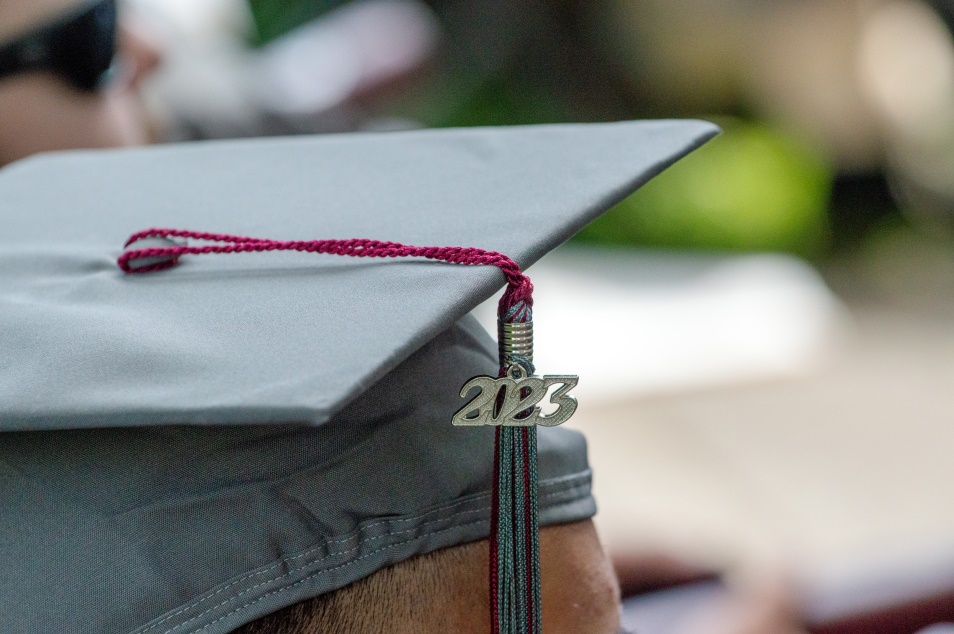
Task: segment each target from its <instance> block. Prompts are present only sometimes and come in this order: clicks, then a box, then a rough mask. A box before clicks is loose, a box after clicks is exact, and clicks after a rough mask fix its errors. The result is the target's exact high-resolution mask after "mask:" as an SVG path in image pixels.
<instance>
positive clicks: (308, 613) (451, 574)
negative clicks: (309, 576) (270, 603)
mask: <svg viewBox="0 0 954 634" xmlns="http://www.w3.org/2000/svg"><path fill="white" fill-rule="evenodd" d="M487 544H488V543H487V541H480V542H474V543H471V544H465V545H463V546H455V547H452V548H446V549H443V550H439V551H436V552H433V553H430V554H428V555H423V556H419V557H415V558H412V559H409V560H407V561H404V562H401V563H400V564H397V565H395V566H391V567H390V568H385V569H383V570H379V571H378V572H376V573H374V574H372V575H371V576H370V577H366V578H364V579H361V580H360V581H357V582H355V583H353V584H351V585H349V586H346V587H344V588H342V589H341V590H337V591H335V592H330V593H328V594H324V595H321V596H318V597H316V598H314V599H310V600H306V601H302V602H300V603H297V604H294V605H292V606H290V607H288V608H285V609H284V610H280V611H279V612H276V613H274V614H271V615H269V616H266V617H264V618H261V619H258V620H257V621H253V622H252V623H249V624H248V625H245V626H243V627H240V628H239V629H238V630H235V631H233V632H232V634H319V633H321V632H349V634H375V633H377V632H389V633H391V634H430V633H433V634H442V633H444V632H489V631H490V610H489V607H488V606H489V598H490V597H489V589H488V582H487V561H488V549H487ZM540 569H541V577H542V588H541V591H542V592H541V595H542V603H543V605H542V607H543V627H544V631H546V632H548V633H550V634H563V633H566V634H571V633H572V634H576V633H578V632H592V633H593V634H617V632H620V594H619V585H618V584H617V582H616V577H615V574H614V572H613V570H612V567H611V566H610V564H609V561H608V559H607V557H606V555H605V554H604V553H603V549H602V547H601V546H600V543H599V540H598V538H597V536H596V531H595V530H594V528H593V522H592V521H590V520H584V521H581V522H574V523H571V524H562V525H557V526H548V527H544V528H542V529H541V531H540Z"/></svg>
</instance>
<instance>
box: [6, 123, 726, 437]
mask: <svg viewBox="0 0 954 634" xmlns="http://www.w3.org/2000/svg"><path fill="white" fill-rule="evenodd" d="M715 131H716V128H715V126H713V125H711V124H708V123H703V122H684V121H653V122H643V123H613V124H597V125H568V126H531V127H523V128H491V129H461V130H434V131H419V132H410V133H389V134H367V135H340V136H325V137H309V138H284V139H267V140H255V141H237V142H234V141H233V142H217V143H205V144H195V145H191V146H167V147H155V148H147V149H141V150H132V151H123V152H75V153H65V154H60V155H50V156H41V157H37V158H33V159H27V160H25V161H22V162H20V163H17V164H13V165H11V166H9V167H7V168H5V169H4V170H2V171H0V218H2V219H3V226H4V231H3V232H0V270H2V272H3V275H2V276H0V349H2V350H4V351H7V354H9V352H12V353H13V356H12V358H11V357H10V356H7V357H6V359H5V363H4V364H3V365H2V366H0V429H2V430H16V429H20V430H22V429H50V428H76V427H102V426H109V427H113V426H130V425H156V424H169V423H188V424H240V423H246V424H251V423H256V422H308V423H312V424H320V423H322V422H324V421H325V420H327V419H328V417H329V416H330V415H331V414H333V413H334V412H335V411H338V410H339V409H341V408H342V407H343V406H344V405H345V404H347V403H348V402H349V401H350V400H352V399H353V398H354V397H355V396H357V395H358V394H359V393H360V392H361V391H363V390H364V389H366V388H367V387H368V386H370V385H371V384H373V383H374V382H375V381H376V380H378V379H379V378H381V377H382V376H383V375H384V374H385V373H387V372H388V371H389V370H391V369H392V368H394V367H395V366H396V365H397V364H398V363H399V362H400V361H401V360H403V359H405V358H407V357H408V356H409V355H410V354H411V353H412V352H413V351H414V350H415V349H417V348H419V347H420V346H421V345H422V344H423V343H424V342H426V341H428V340H429V339H430V338H431V337H433V336H434V335H436V334H437V333H439V332H441V331H442V330H444V329H445V328H446V327H447V326H448V325H449V324H451V323H453V322H454V321H456V320H458V319H460V318H461V317H462V316H463V315H464V314H466V313H467V312H468V311H469V310H471V309H472V308H473V307H474V306H475V305H477V304H478V303H480V302H481V301H482V300H484V299H486V298H487V297H489V296H490V295H491V294H492V293H493V292H494V291H495V290H496V289H497V288H499V287H500V286H501V285H502V277H501V275H500V273H499V271H497V270H495V269H492V268H488V267H462V266H450V265H446V264H441V263H435V262H423V261H368V260H353V259H351V258H341V257H336V256H320V255H308V254H298V253H284V254H277V253H272V254H267V255H262V254H247V255H231V256H228V257H226V256H204V257H193V258H189V257H187V258H185V259H184V260H183V262H182V264H180V265H179V266H177V267H176V268H175V269H173V270H170V271H165V272H162V273H155V274H151V275H143V276H127V275H124V274H122V273H121V272H120V271H119V269H118V268H117V267H116V264H115V259H116V256H117V255H118V254H119V253H120V252H121V251H122V248H121V247H122V244H123V242H124V241H125V239H126V238H127V237H128V236H129V235H130V234H132V233H133V232H135V231H138V230H140V229H146V228H148V227H154V226H164V227H176V228H188V229H196V230H200V231H218V232H227V233H232V234H238V235H251V236H256V237H262V238H275V239H284V240H308V239H318V238H372V239H378V240H387V241H394V242H403V243H405V244H415V245H421V246H467V247H480V248H483V249H489V250H494V251H499V252H501V253H504V254H505V255H508V256H510V257H511V258H513V259H514V260H516V261H517V262H518V263H519V264H520V265H521V266H522V267H524V268H526V267H527V266H529V265H530V264H531V263H533V262H534V261H536V260H537V259H539V258H540V257H541V256H542V255H543V254H544V253H546V252H547V251H549V250H551V249H553V248H554V247H555V246H557V245H558V244H560V243H561V242H563V241H564V240H566V239H567V238H569V237H570V236H571V235H573V234H574V233H575V232H576V231H578V230H579V229H581V228H582V227H583V226H584V225H585V224H586V223H587V222H589V221H590V220H592V219H593V218H594V217H595V216H597V215H598V214H599V213H601V212H602V211H604V210H606V209H607V208H608V207H609V206H611V205H612V204H613V203H615V202H617V201H618V200H620V199H621V198H622V197H624V196H625V195H627V194H629V193H630V192H631V191H632V190H634V189H635V188H636V187H638V186H639V185H641V184H642V183H643V182H645V181H646V180H648V179H649V178H650V177H652V176H654V175H655V174H656V173H658V172H659V171H661V170H662V169H663V168H665V167H667V166H668V165H670V164H671V163H672V162H673V161H675V160H676V159H678V158H679V157H681V156H682V155H683V154H685V153H686V152H688V151H690V150H691V149H693V148H695V147H696V146H697V145H699V144H701V143H702V142H704V141H705V140H706V139H708V138H709V137H711V136H712V135H713V134H714V133H715Z"/></svg>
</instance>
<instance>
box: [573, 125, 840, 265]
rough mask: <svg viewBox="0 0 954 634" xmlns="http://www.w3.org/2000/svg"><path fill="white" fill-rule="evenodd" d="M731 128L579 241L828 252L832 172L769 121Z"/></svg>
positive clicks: (596, 224)
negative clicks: (828, 214) (773, 127)
mask: <svg viewBox="0 0 954 634" xmlns="http://www.w3.org/2000/svg"><path fill="white" fill-rule="evenodd" d="M722 123H723V128H724V132H723V134H722V135H720V136H719V137H716V138H715V139H713V140H712V141H710V142H709V143H708V144H707V145H705V146H703V147H702V148H701V149H699V150H697V151H696V152H694V153H692V154H690V155H689V156H688V157H686V158H684V159H683V160H681V161H679V162H678V163H676V164H675V165H674V166H672V167H671V168H669V169H668V170H666V171H665V172H663V173H662V174H661V175H659V176H657V177H656V178H655V179H653V180H652V181H650V182H649V183H648V184H647V185H646V186H644V187H643V188H642V189H640V190H639V191H637V192H636V193H635V194H633V195H632V196H630V197H629V198H627V199H625V200H624V201H623V202H621V203H620V204H619V205H617V206H616V207H615V208H613V209H612V210H610V211H609V212H608V213H607V214H606V215H604V216H603V217H601V218H600V219H598V220H597V221H596V222H594V223H593V224H591V225H590V226H589V227H587V228H586V229H585V230H584V231H583V233H582V234H580V236H579V239H580V240H586V241H590V242H601V243H611V244H626V245H653V246H663V247H679V248H687V247H688V248H700V249H717V250H733V251H787V252H790V253H795V254H798V255H802V256H808V257H811V256H817V255H819V254H821V253H822V252H823V251H824V250H825V248H826V246H827V244H828V242H829V230H828V220H827V203H828V197H829V193H830V190H831V183H832V178H833V175H832V172H831V170H830V168H829V167H828V166H827V165H826V164H825V162H824V161H822V160H821V159H820V158H819V157H818V156H817V155H815V154H814V153H812V152H811V151H810V150H808V149H807V148H806V147H804V146H803V145H801V144H800V143H798V142H796V141H795V140H793V139H791V138H789V137H787V136H785V135H783V134H782V133H780V132H778V131H777V130H774V129H772V128H770V127H768V126H766V125H763V124H754V123H743V122H738V121H730V122H722Z"/></svg>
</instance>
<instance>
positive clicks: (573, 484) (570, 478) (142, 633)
mask: <svg viewBox="0 0 954 634" xmlns="http://www.w3.org/2000/svg"><path fill="white" fill-rule="evenodd" d="M590 473H591V472H590V470H589V469H587V470H586V471H583V472H580V473H576V474H570V475H566V476H560V477H557V478H551V479H548V480H546V481H544V482H541V486H545V487H547V488H551V489H552V488H554V486H558V487H559V488H557V489H555V490H551V491H547V492H546V493H544V494H543V495H541V496H540V499H541V500H544V499H549V498H553V497H557V496H559V495H563V494H565V493H567V492H569V491H571V490H572V489H576V488H582V487H584V486H585V485H586V484H587V483H588V482H589V476H590ZM580 480H583V482H579V481H580ZM568 482H569V483H568ZM489 497H490V493H482V494H478V495H475V496H472V497H469V498H467V499H465V500H457V501H454V502H450V503H447V504H443V505H441V506H439V507H436V508H434V509H431V510H429V511H425V512H424V513H419V514H417V515H414V516H411V517H407V518H403V519H394V520H386V519H385V520H378V521H376V522H372V523H370V524H367V525H366V526H364V527H363V528H362V529H360V530H359V531H356V532H354V533H352V534H351V535H349V536H347V537H343V538H341V539H336V540H332V541H328V542H322V543H321V544H317V545H315V546H313V547H311V548H309V549H308V550H306V551H304V552H302V553H300V554H298V555H294V556H291V557H286V558H283V559H280V560H278V561H276V562H274V563H273V564H271V565H269V566H267V567H266V568H263V569H261V570H257V571H254V572H249V573H246V574H244V575H242V576H241V577H239V578H237V579H234V580H233V581H231V582H229V583H228V584H226V585H225V586H222V587H221V588H218V589H217V590H214V591H211V592H209V593H208V594H206V595H205V596H202V597H199V598H197V599H196V600H194V601H193V602H192V603H190V604H189V605H186V606H184V607H181V608H179V609H178V610H176V611H175V612H173V613H171V614H167V615H166V616H165V617H163V618H162V619H161V620H159V621H156V622H155V623H153V624H151V625H148V626H145V627H140V628H138V629H136V630H135V632H136V634H146V632H149V631H152V630H155V629H157V628H159V627H161V626H162V624H163V623H165V622H167V621H169V620H171V619H173V618H175V617H176V616H179V615H180V614H182V613H184V612H187V611H189V610H191V609H193V608H196V607H198V606H200V605H201V604H203V603H205V602H207V601H210V600H212V599H213V598H214V597H215V596H216V595H219V594H221V593H223V592H225V591H227V590H228V589H229V588H232V587H234V586H235V585H238V584H240V583H242V582H243V581H246V580H248V579H251V578H253V577H257V576H260V575H263V574H267V573H269V572H271V571H273V570H274V569H275V568H280V567H282V566H284V565H287V564H288V563H290V562H292V561H295V560H298V559H302V558H305V557H307V556H309V555H311V554H312V553H314V552H316V551H318V550H322V549H323V548H327V547H329V546H331V545H334V544H341V543H344V542H347V541H350V540H353V539H355V538H356V537H358V536H359V533H360V532H361V531H365V530H368V529H370V528H374V527H377V526H380V525H382V524H388V523H390V524H395V525H396V524H403V523H407V522H413V521H416V520H420V519H423V518H424V517H427V516H428V515H433V514H434V513H438V512H441V511H444V510H447V509H449V508H453V507H455V506H462V505H464V504H467V503H473V502H476V501H478V500H481V499H484V498H489ZM489 508H490V507H488V506H483V507H481V508H478V509H472V510H469V511H463V512H460V513H457V514H455V515H453V516H450V517H445V518H440V519H436V520H431V521H428V522H425V523H424V524H421V525H419V526H417V527H415V528H411V529H408V530H405V531H399V532H396V533H387V534H385V535H378V536H376V537H371V538H368V539H366V540H362V541H361V542H359V544H358V545H357V546H355V547H353V548H350V549H348V550H343V551H336V552H333V553H329V554H327V555H325V556H323V557H320V558H318V559H314V560H311V561H309V562H307V563H305V564H302V565H300V566H297V567H296V568H292V569H290V570H288V571H287V572H286V573H283V574H281V575H279V576H277V577H273V578H271V579H267V580H265V581H262V582H259V583H257V584H256V585H254V586H251V587H249V588H247V589H245V590H243V591H242V592H240V593H239V594H237V595H235V596H233V597H229V598H228V599H226V600H225V601H223V602H222V603H219V604H217V605H215V606H213V607H211V608H208V609H206V610H204V611H203V612H201V613H199V614H197V615H195V616H193V617H191V618H190V619H188V620H187V621H183V622H182V623H179V624H178V625H176V626H175V627H173V628H171V629H168V630H166V631H165V632H163V634H171V632H174V631H175V630H177V629H179V628H181V627H183V626H184V625H186V624H187V623H189V622H191V621H194V620H196V619H198V618H200V617H202V616H204V615H205V614H207V613H209V612H211V611H214V610H215V609H217V608H219V607H221V606H222V605H225V604H226V603H229V602H231V601H234V600H236V599H237V598H239V597H241V596H242V595H245V594H248V593H249V592H251V591H253V590H255V589H257V588H259V587H261V586H263V585H267V584H269V583H273V582H275V581H277V580H279V579H281V578H282V577H285V576H289V575H291V574H292V573H295V572H299V571H301V570H302V569H304V568H307V567H309V566H312V565H314V564H316V563H320V562H321V561H324V560H326V559H329V558H331V557H336V556H340V555H345V554H348V553H351V552H354V551H355V550H359V549H360V548H361V547H362V546H363V545H367V544H369V543H371V542H374V541H378V540H380V539H385V538H389V537H394V536H396V535H402V534H406V533H409V532H414V531H417V530H420V529H421V528H423V527H425V526H428V525H430V524H435V523H439V522H443V521H448V520H451V519H454V518H457V517H462V516H465V515H472V514H474V513H480V512H483V511H486V510H488V509H489ZM480 521H486V520H476V521H475V522H470V523H467V524H462V525H456V526H452V527H448V528H447V529H441V530H439V531H436V532H434V533H428V535H436V534H439V533H441V532H444V531H445V530H450V529H451V528H455V527H457V528H459V527H461V526H470V525H472V524H475V523H478V522H480ZM422 536H423V535H422ZM408 541H413V538H412V539H411V540H406V541H403V542H397V543H395V544H391V545H389V546H384V547H382V548H381V549H378V550H375V551H372V552H371V553H368V554H366V555H362V556H361V557H359V558H358V559H355V560H353V561H351V562H347V563H346V564H341V565H339V566H335V567H332V568H329V569H323V570H319V571H316V572H315V573H312V574H311V575H309V576H308V577H306V578H310V577H313V576H315V575H317V574H321V573H323V572H331V571H333V570H337V569H339V568H341V567H342V566H345V565H349V564H351V563H354V562H356V561H360V560H361V559H364V558H365V557H368V556H371V555H373V554H376V553H378V552H381V551H382V550H385V549H387V548H391V547H393V546H398V545H401V544H404V543H407V542H408ZM299 583H300V582H299ZM288 587H293V586H288ZM269 594H273V593H269ZM264 596H268V595H263V598H264ZM247 605H249V604H246V606H243V608H244V607H247ZM240 609H242V608H240ZM213 622H214V621H213ZM208 625H211V623H210V624H208ZM208 625H206V626H205V627H208ZM202 629H204V628H202ZM196 631H201V630H196Z"/></svg>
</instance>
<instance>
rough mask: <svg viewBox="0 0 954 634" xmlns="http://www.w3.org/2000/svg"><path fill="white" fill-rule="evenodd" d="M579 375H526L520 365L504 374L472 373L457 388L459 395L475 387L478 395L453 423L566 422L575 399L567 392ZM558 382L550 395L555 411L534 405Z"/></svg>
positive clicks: (511, 424)
mask: <svg viewBox="0 0 954 634" xmlns="http://www.w3.org/2000/svg"><path fill="white" fill-rule="evenodd" d="M579 381H580V377H578V376H574V375H547V376H542V377H540V376H534V375H531V376H527V372H526V370H524V369H523V367H522V366H521V365H519V364H516V363H515V364H513V365H511V366H510V367H509V368H507V374H506V376H502V377H499V378H495V377H492V376H475V377H474V378H472V379H471V380H469V381H467V383H464V386H463V387H462V388H460V395H461V397H466V396H467V394H468V393H469V392H470V391H471V390H472V389H474V388H477V389H478V392H477V394H476V395H475V396H474V397H473V398H472V399H471V400H470V401H468V402H467V404H466V405H464V406H463V407H462V408H460V409H459V410H457V413H456V414H454V418H453V420H452V422H453V424H454V425H459V426H468V425H503V426H507V427H529V426H530V425H543V426H544V427H554V426H556V425H561V424H563V423H565V422H566V421H567V420H569V418H570V417H571V416H573V413H574V412H575V411H576V407H577V402H576V398H575V397H573V396H571V395H570V394H569V393H568V392H569V391H570V390H572V389H573V388H574V387H576V384H577V383H579ZM555 385H559V386H561V387H559V388H558V389H556V390H554V392H553V394H551V395H550V402H551V403H553V404H554V405H556V406H557V409H556V411H554V412H553V413H551V414H544V413H543V412H542V410H541V408H540V407H539V406H538V405H537V403H539V402H540V401H541V400H543V397H544V396H546V394H547V392H548V391H549V390H550V388H551V387H553V386H555Z"/></svg>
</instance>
